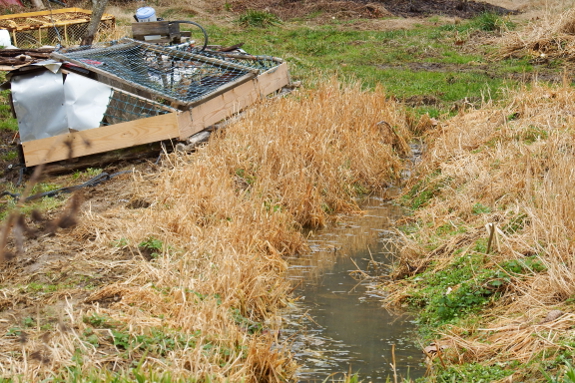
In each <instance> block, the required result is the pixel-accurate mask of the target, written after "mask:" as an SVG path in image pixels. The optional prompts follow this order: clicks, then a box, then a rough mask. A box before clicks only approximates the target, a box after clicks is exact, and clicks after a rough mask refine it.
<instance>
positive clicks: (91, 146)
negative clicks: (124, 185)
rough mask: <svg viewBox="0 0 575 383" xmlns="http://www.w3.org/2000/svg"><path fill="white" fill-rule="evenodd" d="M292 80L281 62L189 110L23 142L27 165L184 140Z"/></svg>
mask: <svg viewBox="0 0 575 383" xmlns="http://www.w3.org/2000/svg"><path fill="white" fill-rule="evenodd" d="M289 83H290V78H289V73H288V69H287V64H286V63H282V64H280V65H279V66H277V67H274V68H272V69H270V70H268V71H266V72H264V73H262V74H261V75H259V76H257V77H255V78H253V79H251V80H248V81H245V82H243V83H241V84H239V85H237V86H236V87H233V88H231V89H227V90H226V91H225V92H223V93H221V94H219V95H217V96H215V97H212V98H209V99H207V100H205V102H202V103H200V104H199V105H194V106H193V107H192V108H190V109H189V110H187V111H178V112H172V113H168V114H163V115H160V116H155V117H149V118H143V119H140V120H135V121H130V122H123V123H120V124H114V125H109V126H102V127H99V128H95V129H89V130H85V131H81V132H72V133H68V134H63V135H59V136H54V137H49V138H42V139H38V140H34V141H28V142H24V143H22V150H23V153H24V159H25V162H26V166H27V167H30V166H36V165H40V164H44V163H50V162H56V161H61V160H66V159H70V158H76V157H82V156H87V155H90V154H97V153H104V152H108V151H111V150H116V149H123V148H128V147H132V146H136V145H142V144H148V143H151V142H157V141H163V140H168V139H182V140H184V139H186V138H188V137H190V136H192V135H194V134H195V133H198V132H200V131H201V130H203V129H205V128H207V127H209V126H211V125H213V124H215V123H217V122H219V121H221V120H224V119H226V118H228V117H230V116H232V115H233V114H235V113H238V112H239V111H241V110H242V109H245V108H246V107H248V106H249V105H252V104H254V103H256V102H257V101H258V100H260V99H262V98H263V97H265V96H267V95H268V94H271V93H273V92H275V91H277V90H279V89H281V88H282V87H284V86H286V85H288V84H289Z"/></svg>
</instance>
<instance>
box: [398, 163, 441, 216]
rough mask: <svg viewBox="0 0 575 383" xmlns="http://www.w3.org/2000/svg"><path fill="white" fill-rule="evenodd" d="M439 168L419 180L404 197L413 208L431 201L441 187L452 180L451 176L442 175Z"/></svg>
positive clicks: (405, 201)
mask: <svg viewBox="0 0 575 383" xmlns="http://www.w3.org/2000/svg"><path fill="white" fill-rule="evenodd" d="M440 175H441V172H440V171H439V170H437V171H435V172H433V173H431V174H430V175H428V176H427V177H425V179H423V180H421V181H419V182H417V183H416V184H415V185H414V186H413V187H412V188H411V189H410V190H409V192H407V193H406V194H405V195H404V196H403V197H402V199H403V201H404V203H409V204H410V207H411V208H412V209H414V210H415V209H419V208H420V207H423V206H425V205H427V204H428V203H429V201H431V199H432V198H433V197H435V196H436V195H437V194H439V192H440V191H441V189H443V188H444V187H445V186H447V185H448V184H449V183H450V182H451V178H450V177H443V178H441V177H440Z"/></svg>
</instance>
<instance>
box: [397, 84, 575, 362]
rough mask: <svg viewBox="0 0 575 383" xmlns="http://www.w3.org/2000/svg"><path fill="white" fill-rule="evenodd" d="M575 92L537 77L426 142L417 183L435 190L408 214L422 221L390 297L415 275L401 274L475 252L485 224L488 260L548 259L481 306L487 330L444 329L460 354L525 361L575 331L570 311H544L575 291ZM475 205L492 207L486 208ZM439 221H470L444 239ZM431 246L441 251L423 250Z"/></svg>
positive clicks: (409, 240) (402, 294) (401, 295)
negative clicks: (491, 237)
mask: <svg viewBox="0 0 575 383" xmlns="http://www.w3.org/2000/svg"><path fill="white" fill-rule="evenodd" d="M574 100H575V92H574V90H573V88H571V87H570V86H568V85H563V86H557V87H548V86H544V85H541V84H532V85H531V86H530V87H526V88H525V89H522V90H520V91H517V92H514V93H510V94H509V97H508V99H507V101H505V102H502V103H501V104H493V103H490V104H487V105H485V106H484V107H483V108H482V109H480V110H474V111H469V112H461V113H460V115H458V116H456V117H454V118H453V119H451V120H449V121H447V122H445V123H441V124H440V125H438V126H437V128H436V129H435V130H434V131H428V142H429V148H428V150H427V151H426V153H425V155H424V157H423V160H422V162H421V165H420V167H419V176H418V177H416V179H414V180H413V181H412V186H413V185H415V184H416V183H417V182H418V181H423V183H424V184H425V185H426V186H425V190H432V191H433V195H434V196H433V197H432V198H431V199H429V201H428V202H427V205H425V206H424V207H422V208H421V209H419V210H418V211H417V212H416V213H415V215H414V216H413V217H409V218H408V219H407V220H408V221H409V222H411V223H412V224H418V225H419V230H418V232H417V236H418V238H417V240H416V239H414V238H413V237H409V236H406V237H405V238H404V240H405V241H406V246H405V247H404V249H403V251H402V253H401V256H400V258H399V262H398V265H397V266H398V267H397V269H396V273H395V276H396V277H397V278H400V279H399V280H398V281H396V282H394V283H391V284H390V285H389V286H388V288H389V289H390V290H391V292H392V293H391V296H390V300H391V301H395V302H402V301H404V300H405V299H406V298H408V297H409V296H410V294H411V293H410V289H411V288H412V283H411V282H409V281H408V280H403V279H401V278H403V277H405V276H406V275H414V274H416V273H419V272H422V271H423V270H426V269H427V268H428V267H430V265H433V266H432V267H433V269H434V270H441V269H443V268H445V267H446V266H447V265H449V264H450V263H451V262H452V261H453V260H454V259H455V258H456V257H461V256H464V255H465V254H469V253H471V252H473V250H471V249H472V247H473V245H474V243H475V242H476V241H477V240H478V239H480V238H483V239H487V238H488V233H487V232H486V230H485V225H486V224H494V225H495V227H497V228H499V230H498V234H497V239H498V241H497V243H496V244H495V245H494V246H493V248H492V249H493V250H492V252H491V253H490V254H489V255H487V254H485V256H484V267H486V268H495V269H497V264H501V262H504V261H509V260H515V259H518V260H524V259H529V257H532V256H534V255H538V259H540V261H541V262H542V263H543V264H544V265H545V267H546V271H543V272H538V273H532V274H531V273H528V275H524V276H523V277H513V278H511V280H510V282H509V285H508V286H507V290H506V291H504V292H503V296H502V298H500V299H499V300H498V301H496V302H495V303H494V304H495V307H494V308H493V309H491V311H489V312H487V313H484V314H483V315H482V318H483V319H482V320H481V323H480V325H479V326H481V327H483V328H485V329H487V330H480V329H477V328H465V329H463V328H458V327H453V328H451V329H450V330H446V332H445V334H444V335H445V338H446V339H447V340H449V342H450V343H451V344H452V346H453V347H452V349H451V356H452V357H453V362H456V363H462V362H485V363H490V364H492V363H497V362H508V361H509V360H518V361H520V362H522V363H525V362H527V361H529V360H531V359H532V358H534V357H535V355H539V356H541V355H543V357H545V356H550V355H551V354H552V353H554V352H556V351H557V350H560V349H561V348H562V347H564V346H562V345H561V342H562V341H565V340H569V339H570V337H571V335H570V334H571V330H570V329H571V328H572V326H573V316H572V315H571V314H569V315H567V316H564V317H560V318H559V319H555V320H553V321H551V322H549V323H545V324H541V320H542V319H543V318H545V316H546V315H547V313H549V312H550V311H551V310H553V309H556V308H562V309H563V310H567V309H568V305H566V300H567V299H568V298H570V297H572V296H573V294H575V278H574V277H573V275H574V272H575V262H574V261H573V254H574V253H575V247H574V245H573V238H574V237H575V220H574V219H573V217H574V216H575V209H574V205H573V200H574V197H575V194H574V191H573V187H572V184H573V182H574V181H575V170H574V169H575V168H574V166H573V164H574V163H575V149H574V147H573V130H574V128H575V101H574ZM477 206H481V207H485V209H484V210H483V212H482V213H481V214H480V213H478V212H477V211H476V210H474V208H476V207H477ZM442 225H450V226H452V227H454V228H455V229H457V228H462V227H466V228H468V229H467V231H466V232H465V233H461V234H453V235H451V236H447V237H442V238H439V239H438V237H437V234H436V233H437V230H438V228H439V227H440V226H442ZM510 228H513V229H510ZM430 245H431V247H433V248H434V250H432V251H429V250H426V247H427V248H429V247H428V246H430ZM431 261H433V263H432V262H431ZM529 274H531V275H529ZM454 288H456V287H454Z"/></svg>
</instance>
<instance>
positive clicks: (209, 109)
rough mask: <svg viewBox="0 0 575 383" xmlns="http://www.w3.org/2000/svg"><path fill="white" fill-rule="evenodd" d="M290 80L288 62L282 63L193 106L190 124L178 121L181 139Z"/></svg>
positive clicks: (277, 88) (236, 111)
mask: <svg viewBox="0 0 575 383" xmlns="http://www.w3.org/2000/svg"><path fill="white" fill-rule="evenodd" d="M289 83H290V79H289V72H288V70H287V64H286V63H283V64H281V65H280V66H278V67H276V68H272V69H270V70H269V71H267V72H264V73H262V74H261V75H260V76H258V77H257V78H255V79H253V80H251V81H249V82H246V83H244V84H242V85H240V86H237V87H235V88H233V89H229V90H228V91H227V92H225V93H223V94H220V95H219V96H217V97H214V98H211V99H210V100H208V101H206V102H204V103H202V104H199V105H197V106H195V107H193V108H192V109H191V112H192V122H191V124H190V125H189V126H185V125H184V124H180V139H185V138H188V137H190V136H191V135H193V134H195V133H197V132H199V131H201V130H203V129H205V128H207V127H208V126H211V125H213V124H215V123H217V122H219V121H222V120H224V119H226V118H228V117H230V116H232V115H233V114H236V113H238V112H240V111H241V110H243V109H245V108H246V107H248V106H250V105H252V104H254V103H255V102H257V101H258V100H260V99H261V98H262V97H265V96H267V95H268V94H270V93H273V92H275V91H277V90H279V89H281V88H282V87H284V86H286V85H288V84H289Z"/></svg>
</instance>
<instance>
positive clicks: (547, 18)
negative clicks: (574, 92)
mask: <svg viewBox="0 0 575 383" xmlns="http://www.w3.org/2000/svg"><path fill="white" fill-rule="evenodd" d="M498 43H499V44H500V49H499V52H498V55H501V56H502V57H524V56H527V57H531V58H532V59H533V60H534V61H535V62H546V61H548V60H549V59H554V58H563V59H568V60H575V9H569V10H567V11H565V12H563V13H562V14H560V15H559V16H557V15H555V14H553V15H550V14H545V15H544V16H543V17H542V18H541V19H538V20H535V21H532V22H531V23H530V24H529V25H527V26H526V27H525V28H522V29H521V30H518V31H510V32H507V33H506V34H504V35H503V36H502V37H501V38H500V39H499V41H498Z"/></svg>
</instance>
